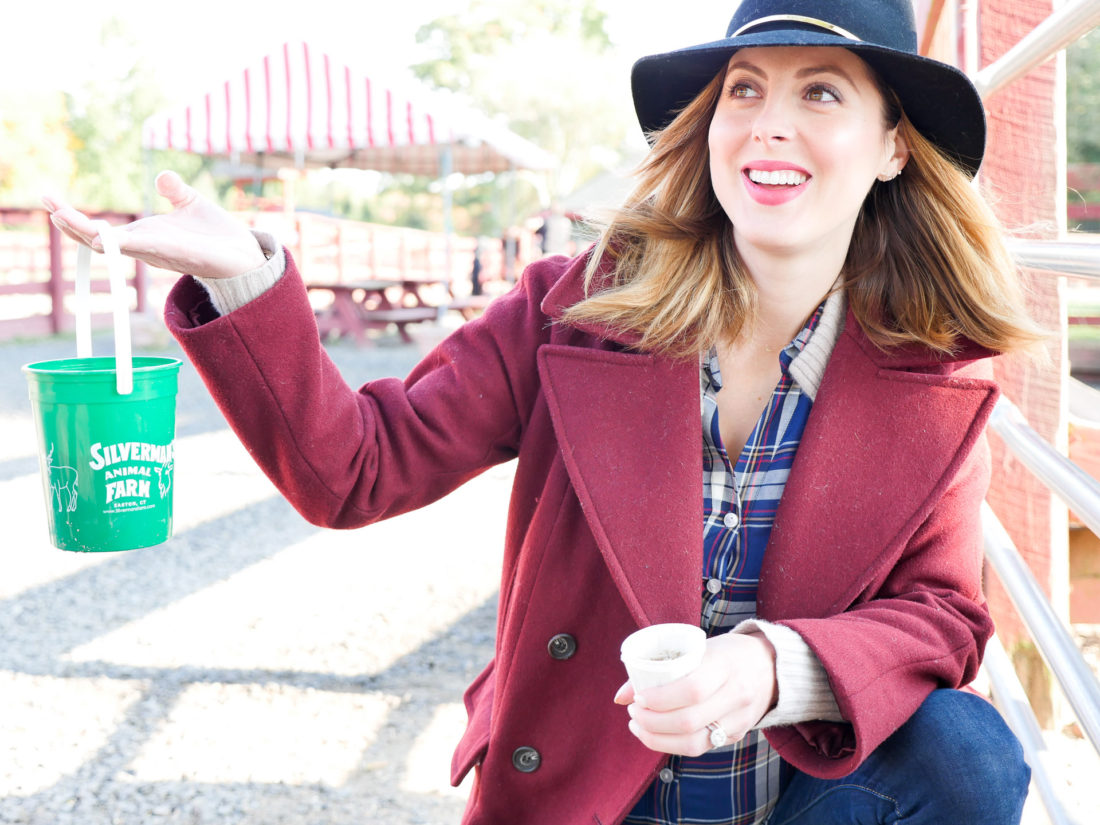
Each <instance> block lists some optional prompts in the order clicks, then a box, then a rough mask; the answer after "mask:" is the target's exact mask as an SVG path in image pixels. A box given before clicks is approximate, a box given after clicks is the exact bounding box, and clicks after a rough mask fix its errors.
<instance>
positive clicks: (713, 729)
mask: <svg viewBox="0 0 1100 825" xmlns="http://www.w3.org/2000/svg"><path fill="white" fill-rule="evenodd" d="M707 730H709V731H710V746H711V747H712V748H720V747H722V746H723V745H724V744H726V742H728V741H729V736H727V735H726V732H725V730H723V729H722V726H721V725H719V724H718V723H717V722H711V723H710V724H709V725H707Z"/></svg>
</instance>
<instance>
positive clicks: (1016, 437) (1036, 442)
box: [989, 396, 1100, 535]
mask: <svg viewBox="0 0 1100 825" xmlns="http://www.w3.org/2000/svg"><path fill="white" fill-rule="evenodd" d="M989 426H990V428H991V429H992V430H993V431H994V432H995V433H997V435H999V436H1000V437H1001V438H1002V439H1003V440H1004V442H1005V445H1006V446H1007V447H1008V448H1009V449H1010V450H1012V453H1013V455H1015V456H1016V457H1017V458H1018V459H1020V461H1021V462H1023V464H1024V466H1026V467H1027V468H1028V469H1029V470H1031V472H1032V473H1034V474H1035V476H1036V478H1038V479H1039V480H1040V481H1042V482H1043V484H1045V485H1046V486H1047V487H1049V488H1050V489H1051V490H1052V491H1053V492H1054V493H1056V494H1057V495H1058V497H1059V498H1061V499H1062V501H1064V502H1065V503H1066V504H1067V505H1069V507H1070V509H1071V510H1073V512H1074V513H1076V514H1077V517H1078V518H1079V519H1081V521H1082V522H1083V523H1084V524H1085V526H1087V527H1088V528H1089V529H1090V530H1092V532H1094V533H1096V534H1097V535H1100V482H1098V481H1097V480H1096V479H1094V478H1093V477H1092V476H1090V475H1089V474H1088V473H1086V472H1085V471H1084V470H1082V469H1081V468H1080V467H1078V466H1077V465H1076V464H1074V463H1073V462H1072V461H1070V460H1069V459H1068V458H1066V457H1065V456H1063V455H1062V454H1061V453H1059V452H1058V451H1057V450H1055V449H1054V448H1053V447H1051V446H1050V444H1048V443H1047V442H1046V441H1045V440H1043V437H1042V436H1041V435H1039V434H1038V433H1037V432H1035V430H1033V429H1032V428H1031V426H1030V425H1029V424H1028V423H1027V419H1026V418H1024V415H1023V413H1021V412H1020V410H1019V409H1018V408H1017V407H1016V405H1015V404H1013V403H1012V402H1011V401H1009V400H1008V399H1007V398H1005V397H1004V396H1001V398H1000V399H999V400H998V401H997V405H996V406H995V407H994V408H993V415H991V416H990V418H989Z"/></svg>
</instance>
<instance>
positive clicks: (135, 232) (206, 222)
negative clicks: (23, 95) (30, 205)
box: [42, 172, 265, 278]
mask: <svg viewBox="0 0 1100 825" xmlns="http://www.w3.org/2000/svg"><path fill="white" fill-rule="evenodd" d="M156 188H157V192H159V193H160V194H161V195H163V196H164V197H165V198H167V199H168V202H169V203H171V204H172V211H171V212H168V213H166V214H164V215H152V216H149V217H146V218H141V219H140V220H136V221H134V222H133V223H129V224H125V225H123V226H119V227H116V229H117V231H116V233H115V237H116V238H117V239H118V245H119V249H120V251H121V252H122V254H124V255H129V256H130V257H132V258H137V259H138V260H141V261H145V262H146V263H147V264H150V265H151V266H156V267H159V268H161V269H168V270H172V271H173V272H179V273H182V274H187V275H198V276H200V277H203V278H231V277H233V276H234V275H240V274H242V273H244V272H248V271H249V270H250V269H255V268H256V267H258V266H261V265H263V262H264V260H265V257H264V253H263V250H261V249H260V246H259V244H258V243H256V239H255V238H254V237H253V236H252V233H251V232H249V231H248V228H247V227H246V226H244V225H243V224H242V223H241V222H240V221H238V220H237V219H235V218H234V217H233V216H232V215H230V214H229V213H228V212H226V211H225V210H224V209H222V208H221V207H219V206H217V205H216V204H213V203H211V202H210V201H208V200H206V199H205V198H203V197H202V196H200V195H199V194H198V193H197V192H196V191H195V190H194V189H192V188H191V187H190V186H188V185H187V184H186V183H184V182H183V180H182V179H181V178H180V176H179V175H177V174H176V173H175V172H161V173H160V174H159V175H157V180H156ZM42 200H43V203H45V205H46V208H47V209H48V210H49V212H50V220H52V221H53V223H54V225H55V226H56V227H57V228H58V229H60V230H61V231H62V232H64V233H65V234H66V235H68V236H69V237H70V238H72V239H73V240H75V241H77V242H79V243H82V244H85V245H87V246H90V247H91V248H92V249H95V250H96V251H97V252H102V251H103V247H102V245H101V244H100V242H99V233H98V232H97V231H96V229H95V227H94V226H93V224H92V221H91V219H89V218H88V216H87V215H85V214H84V213H82V212H80V211H79V210H77V209H74V208H73V207H72V206H70V205H69V204H67V203H65V202H64V201H62V200H60V199H58V198H54V197H45V198H43V199H42Z"/></svg>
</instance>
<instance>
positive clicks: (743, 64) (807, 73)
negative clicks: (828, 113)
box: [726, 60, 856, 86]
mask: <svg viewBox="0 0 1100 825" xmlns="http://www.w3.org/2000/svg"><path fill="white" fill-rule="evenodd" d="M734 69H742V70H744V71H747V72H749V73H750V74H755V75H757V76H758V77H761V78H766V77H767V75H766V74H765V72H764V70H763V69H761V68H760V67H759V66H756V65H755V64H753V63H749V62H748V61H745V60H739V61H737V62H736V63H731V64H730V65H729V66H728V67H727V69H726V73H727V74H728V73H729V72H731V71H733V70H734ZM818 74H835V75H838V76H839V77H842V78H843V79H844V80H846V81H847V82H848V83H849V84H850V85H852V86H856V82H855V81H854V80H853V79H852V76H851V75H850V74H848V73H847V72H846V71H844V70H843V69H842V68H840V66H836V65H834V64H832V63H827V64H824V65H821V66H807V67H805V68H804V69H799V70H798V71H797V72H796V73H795V77H797V78H804V77H812V76H814V75H818Z"/></svg>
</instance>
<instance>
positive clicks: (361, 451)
mask: <svg viewBox="0 0 1100 825" xmlns="http://www.w3.org/2000/svg"><path fill="white" fill-rule="evenodd" d="M582 289H583V261H582V260H580V259H577V260H573V261H567V260H565V259H562V258H553V259H547V260H544V261H540V262H538V263H536V264H534V265H533V266H531V267H530V268H529V269H528V271H527V272H526V273H525V275H524V277H523V278H522V281H521V283H520V285H519V286H518V287H517V288H516V289H515V290H514V291H513V292H512V293H510V294H509V295H508V296H506V297H504V298H501V299H499V300H498V301H497V302H495V303H494V304H493V305H492V306H491V307H490V309H489V310H488V312H486V314H485V315H484V316H483V317H482V318H480V319H478V320H476V321H472V322H470V323H468V324H466V325H465V326H463V327H462V328H461V329H460V330H458V331H457V332H456V333H455V334H454V335H452V336H451V337H450V338H448V339H447V340H446V341H445V342H444V343H442V344H441V345H440V346H439V347H438V348H437V349H436V350H435V351H434V352H433V353H431V354H430V355H429V356H428V357H427V358H426V359H425V360H424V361H423V363H421V364H420V365H419V366H418V367H417V368H416V369H415V370H414V371H413V372H412V373H411V374H410V375H409V377H408V378H407V379H405V380H404V381H402V380H398V379H382V380H378V381H374V382H372V383H370V384H368V385H366V386H364V387H363V388H362V389H360V390H359V391H358V392H356V391H353V390H352V389H350V388H348V387H347V386H346V384H345V383H344V380H343V379H342V378H341V376H340V374H339V373H338V371H337V370H336V368H335V367H334V366H333V365H332V363H331V362H330V361H329V359H328V357H327V356H326V354H325V352H324V349H323V348H322V347H321V346H320V344H319V343H318V336H317V330H316V326H315V324H314V321H313V313H312V311H311V309H310V305H309V303H308V301H307V300H306V293H305V290H304V289H303V287H302V282H301V279H300V276H299V274H298V272H297V269H296V268H295V266H294V264H293V262H290V263H288V269H287V273H286V275H285V277H284V278H283V279H282V280H281V281H280V282H279V283H278V284H277V285H276V286H275V287H274V288H272V289H271V290H270V291H269V292H267V293H265V294H264V295H263V296H261V297H259V298H257V299H256V300H254V301H253V302H251V303H249V304H248V305H246V306H245V307H243V308H241V309H239V310H237V311H235V312H233V313H231V314H229V315H227V316H225V317H220V318H219V317H216V314H215V313H214V312H213V310H212V309H211V307H210V305H209V303H208V302H207V300H206V297H205V292H204V291H203V289H202V287H201V286H200V285H199V284H197V283H196V282H195V281H193V280H192V279H189V278H184V279H182V280H181V281H180V282H179V283H178V284H177V285H176V287H175V289H174V291H173V292H172V294H171V296H170V298H169V301H168V305H167V307H166V319H167V321H168V324H169V327H170V328H171V329H172V331H173V333H174V334H175V335H176V336H177V338H178V339H179V341H180V342H181V344H182V346H183V348H184V349H185V350H186V352H187V354H188V355H189V357H190V358H191V359H192V361H193V362H194V363H195V365H196V367H197V368H198V370H199V372H200V373H201V374H202V376H203V378H204V380H205V381H206V383H207V385H208V386H209V388H210V391H211V392H212V393H213V395H214V397H215V399H216V400H217V402H218V403H219V404H220V406H221V408H222V410H223V411H224V412H225V415H226V417H227V418H228V419H229V421H230V423H231V424H232V426H233V427H234V429H235V430H236V432H237V433H238V434H239V436H240V437H241V439H242V441H243V442H244V444H245V445H246V446H247V447H248V449H249V451H250V452H251V454H252V455H253V457H254V458H255V459H256V461H257V462H258V463H259V465H260V466H261V467H262V468H263V469H264V471H265V472H266V473H267V474H268V475H269V476H270V477H271V478H272V479H273V480H274V482H275V483H276V484H277V485H278V487H279V489H280V490H281V491H282V492H283V493H284V494H285V495H286V496H287V498H288V499H289V500H290V501H291V502H292V503H293V505H294V506H295V507H296V508H297V509H298V510H299V511H300V512H301V513H302V515H303V516H304V517H305V518H307V519H309V520H310V521H312V522H314V523H317V524H322V525H328V526H332V527H342V528H347V527H357V526H360V525H365V524H368V523H370V522H372V521H376V520H378V519H382V518H386V517H388V516H392V515H395V514H398V513H401V512H404V511H407V510H411V509H413V508H416V507H420V506H422V505H424V504H427V503H429V502H431V501H433V500H435V499H437V498H438V497H440V496H442V495H445V494H446V493H447V492H449V491H451V490H453V489H454V488H456V487H457V486H458V485H460V484H462V483H463V482H464V481H466V480H467V479H469V478H471V477H472V476H474V475H476V474H477V473H479V472H481V471H483V470H484V469H486V468H487V467H489V466H490V465H492V464H494V463H498V462H502V461H506V460H509V459H512V458H514V457H517V456H518V458H519V461H518V463H517V469H516V477H515V488H514V491H513V496H512V500H511V506H510V512H509V525H508V531H507V541H506V546H505V548H504V554H505V555H504V565H503V578H502V581H501V590H500V611H499V624H498V628H497V642H496V655H495V658H494V660H493V662H492V663H490V664H489V666H488V667H487V668H486V670H485V671H484V673H483V674H482V675H481V676H479V677H478V679H477V680H476V681H475V682H474V684H473V685H471V687H470V689H469V691H468V692H467V695H466V704H467V708H468V710H469V716H470V722H469V726H468V729H467V732H466V734H465V736H464V738H463V739H462V741H461V743H460V744H459V746H458V749H457V751H456V753H455V757H454V763H453V777H452V779H453V781H454V782H456V783H457V782H458V781H459V780H461V778H462V777H463V776H464V775H465V774H466V773H467V772H468V771H469V770H470V768H471V767H473V766H475V765H476V766H477V771H478V783H477V787H476V788H475V790H474V792H473V795H472V797H471V800H470V803H469V806H468V808H467V812H466V816H465V819H464V822H465V823H467V825H475V824H476V825H486V824H488V823H492V824H493V825H504V823H507V824H508V825H512V823H517V822H522V823H525V825H544V824H545V825H563V823H587V824H588V825H591V823H604V825H610V823H615V822H618V821H619V820H620V819H621V818H622V817H623V816H624V815H625V813H626V812H627V811H628V810H629V809H630V807H631V806H632V804H633V802H634V801H635V800H636V799H637V797H638V796H639V794H640V793H641V791H642V790H643V788H644V787H645V786H646V785H647V783H648V782H649V781H650V780H651V778H652V777H653V776H654V775H655V774H656V773H657V771H658V770H659V769H660V768H661V766H662V764H663V763H664V761H665V758H664V757H663V756H662V755H661V754H658V753H654V752H651V751H649V750H647V749H646V748H645V747H643V746H642V745H641V744H640V743H639V742H638V741H637V740H636V739H635V738H634V737H633V736H632V735H631V734H630V733H629V731H628V730H627V724H626V723H627V715H626V711H625V709H623V708H621V707H618V706H616V705H614V704H613V703H612V696H613V695H614V693H615V690H616V689H617V688H618V686H619V685H620V684H621V683H622V682H623V681H624V678H625V674H624V671H623V668H622V665H621V663H620V661H619V644H620V642H621V641H622V639H623V638H624V637H626V636H627V635H628V634H629V633H630V632H631V631H633V630H635V629H637V628H638V627H641V626H644V625H648V624H651V623H654V622H667V621H678V622H697V621H698V620H699V610H700V599H701V592H702V591H701V587H702V579H701V568H702V560H701V553H702V521H703V520H702V493H701V489H702V487H701V485H702V481H701V479H702V466H701V461H702V458H701V442H700V430H699V426H700V425H699V421H700V418H699V415H700V413H699V400H700V399H699V367H698V364H697V363H696V362H695V361H693V360H689V361H686V362H685V361H673V360H669V359H667V358H663V357H657V356H654V355H650V354H641V353H637V352H632V351H626V346H625V345H626V344H629V343H630V340H629V339H627V338H624V337H622V336H616V335H613V334H610V333H609V332H608V331H607V330H603V329H592V328H574V327H567V326H564V325H562V324H560V323H555V319H557V318H559V317H560V314H561V311H562V310H563V308H564V307H567V306H569V305H571V304H573V303H575V302H576V301H578V300H579V299H580V298H581V297H582ZM986 355H988V353H985V352H984V351H983V352H978V351H974V350H970V351H967V352H964V353H961V354H960V355H959V356H958V357H956V358H955V359H951V360H947V361H940V360H937V359H935V358H933V357H931V356H930V355H929V354H928V353H926V352H924V351H923V350H919V349H915V348H914V349H908V350H905V351H901V352H895V353H893V354H891V355H887V354H884V353H882V352H881V351H879V350H877V349H876V348H874V347H873V346H872V345H871V344H870V343H869V342H868V340H867V339H866V337H865V336H864V335H863V334H862V332H861V331H860V328H859V326H858V325H857V324H856V323H855V322H854V320H853V319H852V318H851V317H850V316H849V318H848V319H847V323H846V327H845V330H844V332H843V334H842V335H841V337H840V340H839V342H838V343H837V346H836V349H835V351H834V353H833V355H832V358H831V360H830V362H829V365H828V368H827V370H826V373H825V376H824V379H823V382H822V384H821V387H820V389H819V391H818V394H817V399H816V401H815V403H814V406H813V412H812V414H811V417H810V420H809V423H808V425H807V428H806V431H805V434H804V436H803V440H802V445H801V447H800V449H799V452H798V456H797V459H796V461H795V464H794V467H793V469H792V471H791V474H790V479H789V481H788V483H787V487H786V492H785V493H784V496H783V500H782V502H781V505H780V507H779V511H778V513H777V516H776V520H775V527H774V531H773V533H772V538H771V543H770V545H769V547H768V551H767V555H766V558H765V561H764V567H763V570H762V572H761V578H760V587H759V600H758V604H759V614H760V616H761V617H762V618H765V619H768V620H771V621H775V622H781V623H784V624H787V625H789V626H790V627H792V628H794V629H795V630H797V631H798V632H799V633H800V634H801V635H802V636H803V638H805V639H806V641H807V642H808V644H809V645H810V647H811V648H812V649H813V650H814V651H815V652H816V653H817V655H818V657H819V658H820V659H821V661H822V662H823V664H824V666H825V668H826V670H827V672H828V674H829V678H830V682H831V684H832V687H833V690H834V692H835V694H836V698H837V702H838V704H839V707H840V710H841V712H842V713H843V714H844V717H845V718H846V719H848V720H850V724H827V723H811V724H804V725H797V726H792V727H785V728H776V729H772V730H771V731H769V732H768V738H769V739H770V740H771V742H772V743H773V744H774V745H775V746H776V747H777V748H778V749H779V751H780V753H781V754H782V755H783V756H784V757H785V758H786V759H788V760H789V761H790V762H792V763H793V764H794V765H796V766H797V767H799V768H800V769H802V770H804V771H807V772H809V773H811V774H814V775H817V776H823V777H836V776H842V775H844V774H846V773H849V772H850V771H851V770H852V769H853V768H855V767H856V766H857V765H858V764H859V762H860V761H861V760H862V759H863V758H864V757H865V756H866V755H867V754H868V753H869V752H870V751H871V750H872V749H874V748H875V747H876V746H877V745H878V744H879V743H880V742H881V741H882V740H883V739H884V738H886V737H887V736H888V735H889V734H890V733H891V732H892V731H894V730H895V729H896V728H897V727H898V726H899V725H900V724H901V723H902V722H904V721H905V720H906V719H907V718H908V716H909V715H910V714H911V713H912V712H913V710H914V709H915V708H916V707H917V706H918V705H919V704H920V703H921V701H922V700H923V699H924V697H925V696H926V695H927V694H928V693H929V691H931V690H932V689H933V688H934V687H937V686H948V687H955V686H959V685H962V684H965V683H967V682H968V681H970V680H971V679H972V678H973V677H974V675H975V673H976V671H977V668H978V664H979V659H980V656H981V652H982V649H983V646H984V644H985V641H986V639H987V638H988V636H989V634H990V632H991V623H990V620H989V617H988V614H987V612H986V609H985V606H984V599H983V597H982V592H981V567H982V553H981V549H980V528H979V510H978V507H979V503H980V502H981V500H982V497H983V495H984V493H985V489H986V485H987V481H988V474H989V458H988V451H987V449H986V446H985V442H984V437H983V429H984V425H985V422H986V419H987V417H988V415H989V413H990V411H991V409H992V407H993V404H994V402H995V400H996V395H997V389H996V386H995V385H994V384H993V382H992V381H991V380H990V377H989V376H990V369H989V361H988V359H987V358H985V357H984V356H986ZM728 383H729V385H730V386H736V378H733V379H732V380H730V381H729V382H728ZM561 633H567V634H569V635H570V636H572V637H573V639H574V640H575V643H576V649H575V652H574V653H573V655H571V656H569V657H568V658H555V657H554V656H552V655H551V653H550V651H549V650H548V643H549V641H550V640H551V639H552V638H553V637H554V636H556V635H557V634H561ZM559 655H560V653H559ZM524 749H527V750H524ZM531 749H533V750H531ZM536 753H537V756H536ZM533 766H535V767H534V769H533V770H531V768H532V767H533ZM521 768H523V769H526V770H523V769H521Z"/></svg>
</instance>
